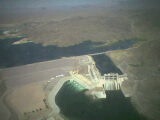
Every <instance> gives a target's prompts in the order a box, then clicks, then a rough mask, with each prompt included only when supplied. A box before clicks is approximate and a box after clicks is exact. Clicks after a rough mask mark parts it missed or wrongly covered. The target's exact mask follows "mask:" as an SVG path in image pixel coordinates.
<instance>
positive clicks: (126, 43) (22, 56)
mask: <svg viewBox="0 0 160 120" xmlns="http://www.w3.org/2000/svg"><path fill="white" fill-rule="evenodd" d="M19 39H21V38H6V39H0V68H4V67H12V66H17V65H25V64H30V63H35V62H42V61H46V60H53V59H58V58H61V57H69V56H78V55H85V54H91V53H97V52H104V51H108V50H117V49H127V48H129V47H132V46H133V45H134V44H135V43H136V40H134V39H130V40H123V41H119V42H117V43H115V44H112V45H110V46H107V45H106V46H104V43H102V42H92V41H89V40H88V41H85V42H82V43H80V44H77V45H74V46H69V47H58V46H56V45H49V46H42V44H36V43H33V42H30V43H25V44H18V45H12V43H14V42H16V41H18V40H19ZM102 45H103V46H102ZM95 46H96V47H95ZM97 46H100V47H97Z"/></svg>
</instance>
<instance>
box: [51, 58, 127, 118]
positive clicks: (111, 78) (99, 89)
mask: <svg viewBox="0 0 160 120" xmlns="http://www.w3.org/2000/svg"><path fill="white" fill-rule="evenodd" d="M80 66H81V67H82V66H83V67H84V66H85V72H84V70H81V68H80ZM86 66H87V67H86ZM86 68H87V70H86ZM125 80H127V75H126V74H123V75H119V74H118V73H108V74H104V75H101V73H100V72H99V70H98V69H97V67H96V65H95V62H94V60H93V59H92V57H91V56H87V60H86V61H84V60H79V63H78V65H74V69H73V70H71V71H70V72H69V76H67V77H63V78H62V79H59V81H58V83H57V84H56V86H55V87H54V88H53V89H52V91H51V92H50V93H49V95H48V104H49V106H50V107H51V109H52V112H51V113H50V115H53V116H54V118H55V117H57V116H58V114H59V113H60V111H61V110H60V108H59V106H57V103H56V97H57V94H59V91H60V90H61V88H62V87H63V85H66V84H67V85H70V86H71V89H74V90H75V91H79V92H81V91H85V94H86V95H89V96H92V98H93V99H97V100H98V99H106V98H107V93H109V91H119V90H120V89H121V85H122V83H123V81H125ZM59 119H61V118H59Z"/></svg>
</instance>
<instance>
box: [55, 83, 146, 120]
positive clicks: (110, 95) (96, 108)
mask: <svg viewBox="0 0 160 120" xmlns="http://www.w3.org/2000/svg"><path fill="white" fill-rule="evenodd" d="M84 92H85V90H84V91H81V92H77V91H76V90H73V89H72V87H71V86H70V85H69V84H67V83H65V84H64V85H63V86H62V88H61V89H60V91H59V92H58V94H57V96H56V103H57V105H58V106H59V108H60V110H61V113H62V114H63V115H64V116H66V117H67V118H68V119H69V120H146V119H145V118H143V117H142V116H140V115H139V114H138V112H137V111H136V110H135V109H134V107H133V106H132V104H131V103H130V99H129V98H125V97H124V96H123V94H122V92H121V91H120V90H119V91H107V98H106V99H99V100H91V99H90V98H89V97H87V96H85V94H84Z"/></svg>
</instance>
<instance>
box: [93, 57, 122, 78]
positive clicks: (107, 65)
mask: <svg viewBox="0 0 160 120" xmlns="http://www.w3.org/2000/svg"><path fill="white" fill-rule="evenodd" d="M92 58H93V59H94V61H95V62H96V67H97V68H98V69H99V71H100V73H101V74H102V75H103V74H105V73H118V74H120V75H121V74H122V71H121V70H120V69H119V68H118V67H117V66H116V65H115V64H114V63H113V61H112V60H111V59H110V58H109V57H108V56H107V55H105V54H101V55H95V56H92Z"/></svg>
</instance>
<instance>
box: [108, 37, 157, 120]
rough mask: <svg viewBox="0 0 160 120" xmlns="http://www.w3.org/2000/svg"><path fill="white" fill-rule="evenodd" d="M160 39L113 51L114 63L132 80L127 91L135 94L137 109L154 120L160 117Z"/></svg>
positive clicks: (133, 100) (133, 101)
mask: <svg viewBox="0 0 160 120" xmlns="http://www.w3.org/2000/svg"><path fill="white" fill-rule="evenodd" d="M159 51H160V41H159V40H152V41H148V42H146V43H143V44H142V45H140V46H138V47H135V48H132V49H129V50H125V51H115V52H110V53H108V55H109V56H110V57H111V58H112V60H113V61H114V63H115V64H116V65H117V66H118V67H119V68H121V70H122V71H123V72H124V73H127V75H128V77H129V81H128V82H125V83H124V84H123V88H122V89H123V91H124V93H125V94H129V95H131V100H132V103H133V104H134V105H135V107H136V108H137V110H138V111H139V112H140V113H142V114H144V115H145V116H147V117H148V118H150V119H153V120H159V118H160V110H159V100H160V97H159V93H160V89H159V88H160V81H159V80H160V62H159V60H160V54H159Z"/></svg>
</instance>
